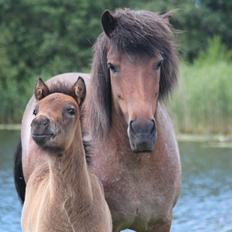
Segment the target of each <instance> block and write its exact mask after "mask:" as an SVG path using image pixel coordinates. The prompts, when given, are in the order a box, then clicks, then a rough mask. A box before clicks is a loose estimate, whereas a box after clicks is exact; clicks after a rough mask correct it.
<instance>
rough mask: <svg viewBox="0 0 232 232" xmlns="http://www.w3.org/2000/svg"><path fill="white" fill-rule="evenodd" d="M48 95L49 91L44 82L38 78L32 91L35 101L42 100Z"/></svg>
mask: <svg viewBox="0 0 232 232" xmlns="http://www.w3.org/2000/svg"><path fill="white" fill-rule="evenodd" d="M48 94H49V89H48V87H47V85H46V84H45V83H44V81H43V80H42V79H41V78H39V79H38V80H37V81H36V84H35V89H34V95H35V99H36V100H37V101H39V100H41V99H42V98H44V97H46V96H47V95H48Z"/></svg>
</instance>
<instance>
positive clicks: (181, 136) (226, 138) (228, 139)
mask: <svg viewBox="0 0 232 232" xmlns="http://www.w3.org/2000/svg"><path fill="white" fill-rule="evenodd" d="M20 128H21V124H0V131H3V130H20ZM176 137H177V140H178V141H179V142H188V141H189V142H216V143H232V135H223V134H185V133H177V134H176Z"/></svg>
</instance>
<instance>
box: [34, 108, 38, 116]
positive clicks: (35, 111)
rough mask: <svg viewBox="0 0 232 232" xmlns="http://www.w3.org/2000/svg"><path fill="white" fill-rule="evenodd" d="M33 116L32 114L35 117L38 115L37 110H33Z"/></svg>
mask: <svg viewBox="0 0 232 232" xmlns="http://www.w3.org/2000/svg"><path fill="white" fill-rule="evenodd" d="M33 114H34V115H35V116H36V115H37V114H38V109H37V108H35V109H34V110H33Z"/></svg>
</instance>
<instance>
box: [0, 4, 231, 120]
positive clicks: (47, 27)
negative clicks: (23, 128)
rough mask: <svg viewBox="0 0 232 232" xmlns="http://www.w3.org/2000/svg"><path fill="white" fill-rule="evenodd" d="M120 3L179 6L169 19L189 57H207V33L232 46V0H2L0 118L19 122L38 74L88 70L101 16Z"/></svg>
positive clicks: (156, 8) (160, 8) (141, 6)
mask: <svg viewBox="0 0 232 232" xmlns="http://www.w3.org/2000/svg"><path fill="white" fill-rule="evenodd" d="M117 7H131V8H135V9H148V10H154V11H159V12H161V13H163V12H166V11H168V10H172V9H178V10H177V12H176V16H175V17H173V19H171V23H172V24H173V25H174V28H176V29H178V30H180V33H177V36H178V43H179V48H180V49H179V50H180V54H181V55H182V57H183V58H184V59H185V60H187V61H190V62H193V60H194V59H195V58H196V57H197V56H198V55H199V54H200V56H201V57H204V55H203V54H204V51H205V48H206V47H207V44H208V38H210V37H212V36H215V35H217V36H218V38H219V39H220V41H222V43H223V44H225V45H226V47H227V48H229V49H231V48H232V44H231V42H230V41H232V29H231V28H232V14H231V11H232V1H226V0H204V1H203V0H186V1H185V0H167V1H158V0H157V1H154V0H146V1H139V0H128V1H126V2H125V1H123V0H117V1H116V0H98V1H90V0H49V1H45V0H33V1H30V0H8V1H4V0H0V30H1V33H0V57H1V59H0V99H1V107H0V122H1V123H6V122H20V118H21V115H22V112H23V109H24V106H25V104H26V101H27V99H28V97H29V96H30V95H31V93H32V86H33V85H34V81H35V79H36V78H37V77H38V76H39V75H41V76H42V77H43V78H48V77H50V76H52V75H54V74H58V73H63V72H71V71H87V72H88V71H89V69H90V63H91V48H92V45H93V43H94V41H95V39H96V38H97V35H98V34H99V33H100V31H101V25H100V16H101V14H102V12H103V11H104V9H115V8H117ZM223 46H224V45H223ZM210 47H211V46H210ZM202 59H204V60H205V58H202ZM228 59H231V56H230V55H229V56H228Z"/></svg>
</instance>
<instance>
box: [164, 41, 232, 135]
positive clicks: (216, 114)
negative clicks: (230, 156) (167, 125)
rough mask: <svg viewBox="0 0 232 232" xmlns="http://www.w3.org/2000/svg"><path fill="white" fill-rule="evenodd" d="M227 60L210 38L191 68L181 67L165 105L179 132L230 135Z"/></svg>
mask: <svg viewBox="0 0 232 232" xmlns="http://www.w3.org/2000/svg"><path fill="white" fill-rule="evenodd" d="M230 57H231V51H228V50H226V48H225V47H224V46H223V45H221V43H220V40H219V39H218V38H214V39H212V40H210V41H209V47H208V49H207V51H206V52H205V53H201V54H200V56H199V58H198V59H196V60H195V62H194V64H193V65H190V64H187V63H182V64H181V66H180V79H179V87H178V89H177V91H176V93H175V94H174V99H173V100H172V101H170V102H169V104H168V107H169V110H170V112H171V115H172V118H173V119H174V123H175V125H176V128H177V129H178V131H179V132H184V133H204V134H206V133H225V134H227V133H232V91H231V83H232V82H231V77H232V62H231V59H230Z"/></svg>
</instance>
